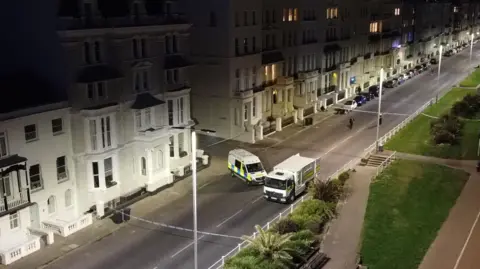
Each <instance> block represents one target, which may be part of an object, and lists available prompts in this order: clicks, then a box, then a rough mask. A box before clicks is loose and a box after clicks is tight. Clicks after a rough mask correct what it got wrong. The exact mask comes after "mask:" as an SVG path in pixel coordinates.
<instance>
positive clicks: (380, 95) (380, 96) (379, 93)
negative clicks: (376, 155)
mask: <svg viewBox="0 0 480 269" xmlns="http://www.w3.org/2000/svg"><path fill="white" fill-rule="evenodd" d="M382 88H383V68H381V69H380V86H379V90H378V96H379V99H378V113H377V139H376V140H375V141H376V151H377V152H378V147H379V143H378V142H379V141H378V134H379V133H380V117H381V116H380V110H381V106H382Z"/></svg>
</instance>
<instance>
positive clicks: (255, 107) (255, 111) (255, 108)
mask: <svg viewBox="0 0 480 269" xmlns="http://www.w3.org/2000/svg"><path fill="white" fill-rule="evenodd" d="M252 116H253V117H256V116H257V97H253V100H252Z"/></svg>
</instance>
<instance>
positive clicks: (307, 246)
mask: <svg viewBox="0 0 480 269" xmlns="http://www.w3.org/2000/svg"><path fill="white" fill-rule="evenodd" d="M290 240H291V241H290V243H289V247H290V248H292V249H294V250H295V252H296V253H298V254H299V255H297V257H294V261H293V262H294V263H300V262H301V261H303V260H304V257H305V255H306V254H308V252H309V251H310V250H311V249H312V246H313V244H314V243H315V242H316V240H315V236H314V234H313V233H312V232H311V231H309V230H302V231H300V232H297V233H295V234H293V236H292V237H291V238H290Z"/></svg>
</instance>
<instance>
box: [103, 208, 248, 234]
mask: <svg viewBox="0 0 480 269" xmlns="http://www.w3.org/2000/svg"><path fill="white" fill-rule="evenodd" d="M110 209H112V210H113V211H115V212H117V213H120V214H122V216H128V217H130V218H132V219H136V220H138V221H141V222H145V223H149V224H153V225H155V226H159V227H162V228H167V229H173V230H178V231H184V232H191V233H193V232H195V231H194V230H193V229H188V228H183V227H179V226H174V225H170V224H166V223H161V222H156V221H151V220H148V219H144V218H140V217H136V216H133V215H130V214H127V213H125V212H123V211H120V210H116V209H113V208H110ZM197 233H198V234H202V235H210V236H217V237H224V238H232V239H238V240H243V239H242V238H241V237H238V236H233V235H227V234H217V233H210V232H205V231H197Z"/></svg>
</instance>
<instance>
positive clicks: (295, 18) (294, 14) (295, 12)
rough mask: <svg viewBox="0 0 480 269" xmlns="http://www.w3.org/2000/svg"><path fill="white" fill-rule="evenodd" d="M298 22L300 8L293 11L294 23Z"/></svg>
mask: <svg viewBox="0 0 480 269" xmlns="http://www.w3.org/2000/svg"><path fill="white" fill-rule="evenodd" d="M297 20H298V8H295V9H294V10H293V21H297Z"/></svg>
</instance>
